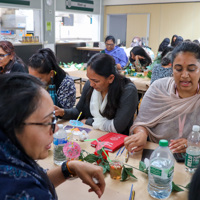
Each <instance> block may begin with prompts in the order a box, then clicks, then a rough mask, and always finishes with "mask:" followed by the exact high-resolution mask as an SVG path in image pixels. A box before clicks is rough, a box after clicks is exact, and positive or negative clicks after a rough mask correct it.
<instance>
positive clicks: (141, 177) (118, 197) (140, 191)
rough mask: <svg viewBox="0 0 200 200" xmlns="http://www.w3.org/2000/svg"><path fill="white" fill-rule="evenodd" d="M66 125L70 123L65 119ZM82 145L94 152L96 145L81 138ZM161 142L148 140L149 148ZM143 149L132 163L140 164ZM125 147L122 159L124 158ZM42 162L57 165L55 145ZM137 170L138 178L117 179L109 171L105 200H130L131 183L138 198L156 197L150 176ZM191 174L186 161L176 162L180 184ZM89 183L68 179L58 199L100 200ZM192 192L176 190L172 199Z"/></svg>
mask: <svg viewBox="0 0 200 200" xmlns="http://www.w3.org/2000/svg"><path fill="white" fill-rule="evenodd" d="M64 124H65V125H66V124H67V123H64ZM84 126H85V127H89V128H90V129H91V128H92V127H91V126H87V125H84ZM104 134H105V132H103V131H100V130H92V131H91V132H90V133H89V135H90V138H98V137H100V136H102V135H104ZM78 143H79V144H80V146H81V148H82V149H85V150H87V151H88V152H90V153H93V152H94V148H93V147H91V146H90V142H78ZM157 146H158V145H157V144H155V143H150V142H148V144H147V146H146V147H145V148H147V149H155V148H156V147H157ZM115 154H116V152H115V153H110V154H109V156H110V158H111V159H113V158H114V157H115ZM141 155H142V152H138V153H134V154H133V155H132V156H130V157H129V160H128V163H127V164H129V165H131V166H134V167H137V168H139V161H140V160H141ZM124 156H125V151H124V153H123V155H122V156H121V157H120V159H122V160H124ZM38 163H39V164H40V165H41V166H42V167H43V168H49V169H51V168H53V167H55V165H54V164H53V151H52V149H51V150H50V151H49V156H48V158H46V159H44V160H40V161H38ZM133 174H134V175H135V176H136V177H137V178H138V179H137V180H135V179H133V178H130V179H129V180H127V181H125V182H120V181H119V180H113V179H111V178H110V174H108V173H107V174H105V182H106V188H105V192H104V194H103V196H102V197H101V200H110V199H113V200H128V199H129V194H130V189H131V184H132V183H133V188H134V190H135V191H136V195H135V200H149V199H150V200H151V199H152V200H153V198H152V197H150V196H149V194H148V191H147V185H148V177H147V175H146V174H144V173H142V172H140V171H138V170H135V169H133ZM190 179H191V175H190V174H189V173H187V172H185V169H184V164H179V163H175V172H174V178H173V181H174V182H175V183H176V184H180V185H183V186H185V185H186V184H188V183H189V182H190ZM88 189H89V187H88V186H87V185H85V184H83V183H82V181H81V180H80V179H75V180H67V181H66V182H64V183H63V184H61V185H60V186H58V187H57V188H56V191H57V194H58V199H59V200H77V199H81V200H86V199H87V200H97V199H98V197H97V196H96V194H95V193H89V192H88ZM187 196H188V192H187V191H183V192H177V193H175V192H173V193H171V195H170V197H169V198H168V199H169V200H180V199H181V200H186V199H187Z"/></svg>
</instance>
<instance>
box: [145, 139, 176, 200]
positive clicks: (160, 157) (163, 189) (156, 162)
mask: <svg viewBox="0 0 200 200" xmlns="http://www.w3.org/2000/svg"><path fill="white" fill-rule="evenodd" d="M173 173H174V157H173V155H172V153H171V151H170V149H169V148H168V141H167V140H160V141H159V147H158V148H156V149H155V150H154V151H153V153H152V154H151V157H150V165H149V171H148V177H149V183H148V192H149V194H150V195H151V196H152V197H154V198H156V199H165V198H167V197H169V195H170V194H171V190H172V179H173Z"/></svg>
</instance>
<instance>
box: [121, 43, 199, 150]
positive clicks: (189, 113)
mask: <svg viewBox="0 0 200 200" xmlns="http://www.w3.org/2000/svg"><path fill="white" fill-rule="evenodd" d="M172 64H173V77H167V78H163V79H159V80H157V81H155V82H154V83H153V84H152V85H151V87H150V88H149V89H148V91H147V92H146V94H145V96H144V98H143V100H142V104H141V107H140V111H139V115H138V116H137V118H136V120H135V122H134V124H133V126H132V127H131V128H130V134H131V136H129V137H127V138H125V141H124V143H125V147H126V148H127V149H128V151H139V150H141V149H143V148H144V146H145V144H146V142H147V138H149V140H150V141H152V142H155V143H158V142H159V140H160V139H167V140H168V141H169V142H170V145H169V147H170V149H171V150H172V151H173V152H174V153H181V152H185V151H186V148H187V137H188V135H189V134H190V132H191V131H192V126H193V125H194V124H197V125H200V120H199V119H200V91H199V80H200V47H199V46H198V45H197V44H195V43H192V42H184V43H182V44H180V45H179V46H177V47H176V48H175V49H174V50H173V53H172Z"/></svg>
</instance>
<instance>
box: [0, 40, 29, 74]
mask: <svg viewBox="0 0 200 200" xmlns="http://www.w3.org/2000/svg"><path fill="white" fill-rule="evenodd" d="M12 72H26V73H27V72H28V69H27V67H26V66H25V64H24V62H23V61H22V59H21V58H19V57H18V56H17V55H16V53H15V49H14V46H13V44H12V43H11V42H9V41H0V74H4V73H12Z"/></svg>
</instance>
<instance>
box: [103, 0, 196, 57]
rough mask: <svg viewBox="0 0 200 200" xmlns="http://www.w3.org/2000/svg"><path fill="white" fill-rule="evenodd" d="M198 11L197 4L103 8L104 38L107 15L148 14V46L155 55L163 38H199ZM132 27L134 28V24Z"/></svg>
mask: <svg viewBox="0 0 200 200" xmlns="http://www.w3.org/2000/svg"><path fill="white" fill-rule="evenodd" d="M199 10H200V3H199V2H198V3H197V2H196V3H173V4H146V5H128V6H126V5H123V6H105V10H104V37H105V36H106V34H107V15H108V14H133V13H150V17H151V19H150V33H149V46H150V47H151V48H152V50H153V51H154V53H157V49H158V46H159V44H160V43H161V42H162V40H163V39H164V38H165V37H169V38H170V39H171V37H172V35H174V34H177V35H180V36H182V37H183V38H184V39H191V40H194V39H199V38H200V26H199V24H200V12H199ZM132 25H133V26H134V22H133V23H132ZM141 26H142V24H141ZM119 28H120V27H119ZM133 37H134V36H133Z"/></svg>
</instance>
